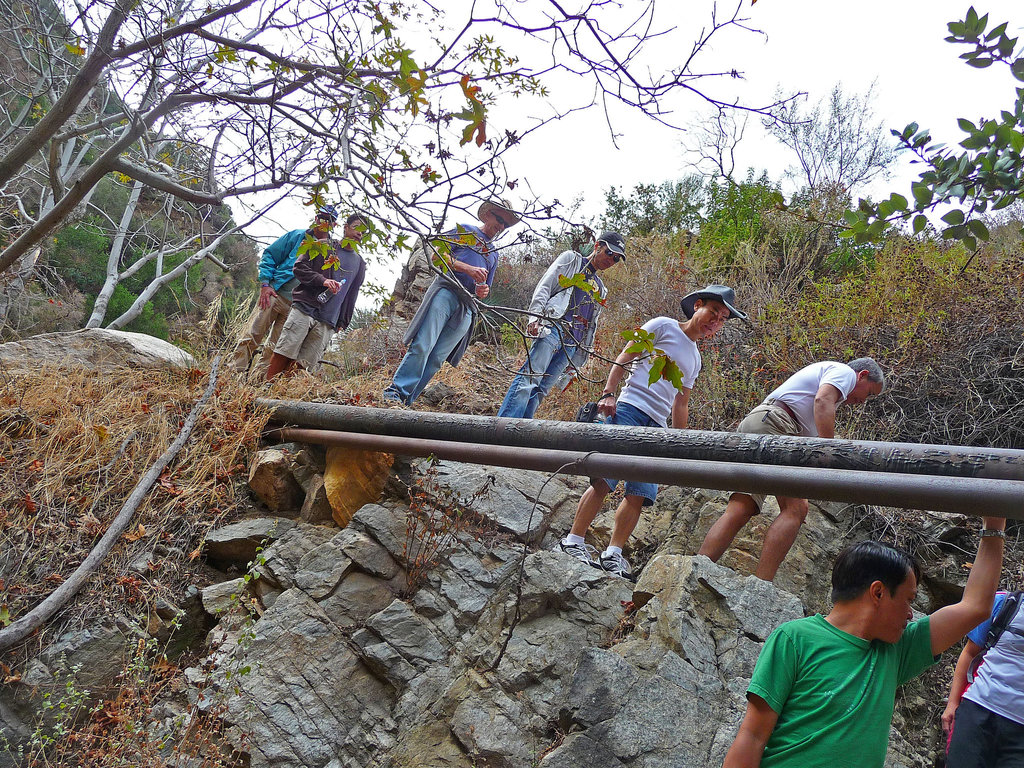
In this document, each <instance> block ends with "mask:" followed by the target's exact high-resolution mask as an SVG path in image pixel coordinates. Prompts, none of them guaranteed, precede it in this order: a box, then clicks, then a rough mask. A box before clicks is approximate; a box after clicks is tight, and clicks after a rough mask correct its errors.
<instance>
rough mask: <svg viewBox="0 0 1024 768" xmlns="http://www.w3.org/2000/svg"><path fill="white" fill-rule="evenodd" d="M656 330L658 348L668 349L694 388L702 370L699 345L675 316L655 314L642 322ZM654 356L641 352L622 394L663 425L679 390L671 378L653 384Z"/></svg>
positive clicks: (650, 330) (687, 384) (623, 399)
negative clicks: (684, 331)
mask: <svg viewBox="0 0 1024 768" xmlns="http://www.w3.org/2000/svg"><path fill="white" fill-rule="evenodd" d="M641 327H642V328H643V329H644V330H645V331H647V332H648V333H653V334H654V348H655V349H656V350H661V351H662V352H664V353H665V354H666V355H667V356H668V358H669V359H670V360H672V361H673V362H674V363H675V364H676V365H677V366H679V370H680V371H681V372H682V374H683V386H684V387H686V388H687V389H692V388H693V383H694V382H695V381H696V380H697V374H698V373H700V366H701V360H700V351H699V350H698V349H697V345H696V344H695V343H694V342H693V341H692V340H691V339H690V337H689V336H687V335H686V334H685V333H683V330H682V328H680V327H679V321H678V320H674V319H672V318H671V317H655V318H654V319H653V320H648V321H647V322H646V323H644V324H643V325H642V326H641ZM652 361H653V358H651V357H650V356H647V355H641V356H640V357H639V358H637V360H636V362H635V363H634V367H633V372H632V373H631V374H630V375H629V379H628V380H627V381H626V386H625V388H624V389H623V390H622V395H621V396H620V397H619V400H618V402H619V403H628V404H629V405H632V406H634V407H636V408H639V409H640V410H641V411H643V412H644V413H646V414H647V415H648V416H650V417H651V418H652V419H654V420H655V421H656V422H658V423H659V424H661V426H663V427H664V426H666V425H667V424H668V417H669V416H670V415H671V414H672V403H673V402H675V399H676V395H677V394H678V390H677V389H676V388H675V386H674V385H673V384H672V382H670V381H668V380H667V379H658V380H657V381H655V382H654V383H653V384H649V383H648V381H649V380H650V375H651V363H652Z"/></svg>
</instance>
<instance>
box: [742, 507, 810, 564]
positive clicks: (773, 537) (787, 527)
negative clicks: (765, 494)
mask: <svg viewBox="0 0 1024 768" xmlns="http://www.w3.org/2000/svg"><path fill="white" fill-rule="evenodd" d="M775 498H776V499H778V501H779V516H778V517H777V518H775V521H774V522H773V523H772V524H771V527H770V528H769V529H768V533H766V534H765V537H764V548H763V549H762V550H761V559H760V560H758V561H757V570H756V571H754V575H755V576H757V578H759V579H764V580H765V581H772V580H774V579H775V573H776V572H777V571H778V570H779V566H780V565H782V561H783V560H785V559H786V555H787V554H788V553H789V550H790V548H791V547H792V546H793V542H794V541H796V535H797V533H799V532H800V526H801V525H803V522H804V519H805V518H806V517H807V499H792V498H789V497H787V496H776V497H775Z"/></svg>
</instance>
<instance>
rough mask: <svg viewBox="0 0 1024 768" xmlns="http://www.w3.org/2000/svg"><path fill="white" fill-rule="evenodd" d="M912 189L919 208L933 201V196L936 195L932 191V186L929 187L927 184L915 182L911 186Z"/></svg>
mask: <svg viewBox="0 0 1024 768" xmlns="http://www.w3.org/2000/svg"><path fill="white" fill-rule="evenodd" d="M910 191H911V192H912V193H913V195H914V202H916V203H917V207H918V208H924V207H925V206H926V205H928V204H929V203H930V202H931V201H932V198H933V197H934V196H935V193H934V192H932V190H931V187H928V186H926V185H925V184H920V183H918V184H914V185H912V186H911V187H910Z"/></svg>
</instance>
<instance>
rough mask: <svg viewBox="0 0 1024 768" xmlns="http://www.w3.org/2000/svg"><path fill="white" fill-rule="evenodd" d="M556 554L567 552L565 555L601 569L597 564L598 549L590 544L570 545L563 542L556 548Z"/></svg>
mask: <svg viewBox="0 0 1024 768" xmlns="http://www.w3.org/2000/svg"><path fill="white" fill-rule="evenodd" d="M555 551H556V552H565V554H567V555H570V556H571V557H575V558H576V559H577V560H579V561H581V562H584V563H586V564H587V565H592V566H594V567H595V568H600V567H601V566H600V565H598V562H597V549H596V548H595V547H592V546H590V545H589V544H569V543H568V542H566V541H564V540H562V541H559V542H558V546H557V547H555Z"/></svg>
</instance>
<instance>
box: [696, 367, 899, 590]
mask: <svg viewBox="0 0 1024 768" xmlns="http://www.w3.org/2000/svg"><path fill="white" fill-rule="evenodd" d="M884 389H885V375H884V374H883V373H882V369H881V368H880V367H879V365H878V363H876V362H875V361H874V360H872V359H871V358H870V357H858V358H857V359H856V360H851V361H850V362H849V363H837V362H834V361H832V360H826V361H825V362H822V363H813V364H812V365H808V366H807V367H806V368H802V369H801V370H799V371H797V372H796V373H794V374H793V375H792V376H790V377H789V378H788V379H786V381H784V382H783V383H782V385H781V386H780V387H778V388H777V389H776V390H775V391H773V392H772V393H771V394H770V395H768V397H767V398H766V399H765V401H764V402H763V403H761V405H759V406H757V407H756V408H755V409H754V410H752V411H751V412H750V413H749V414H748V415H747V417H746V418H745V419H743V421H741V422H740V425H739V426H738V427H737V428H736V431H737V432H752V433H754V434H761V435H803V436H804V437H829V438H831V437H835V434H836V409H837V408H838V407H839V406H840V405H842V404H843V403H847V404H848V405H858V404H860V403H863V402H864V401H865V400H867V399H868V398H869V397H872V396H874V395H879V394H881V393H882V390H884ZM775 498H776V500H777V501H778V502H779V516H778V517H777V518H775V521H774V522H773V523H772V524H771V527H770V528H769V529H768V533H767V534H765V537H764V547H763V548H762V549H761V559H760V560H758V562H757V570H755V571H754V575H755V576H757V577H758V578H759V579H764V580H765V581H772V580H773V579H774V578H775V573H776V571H778V570H779V566H780V565H782V561H783V560H784V559H785V558H786V554H787V553H788V552H789V549H790V547H792V546H793V542H794V541H796V535H797V533H798V532H799V530H800V526H801V525H802V524H803V522H804V518H805V517H807V499H794V498H790V497H788V496H776V497H775ZM763 503H764V496H763V495H758V494H749V493H734V494H733V495H732V496H730V497H729V504H728V505H727V506H726V508H725V512H724V514H723V515H722V516H721V517H720V518H719V519H718V521H717V522H716V523H715V524H714V525H713V526H711V530H710V531H708V534H707V536H706V537H705V538H704V543H703V544H701V547H700V551H699V552H698V553H697V554H700V555H706V556H707V557H710V558H711V559H712V560H713V561H717V560H718V558H720V557H721V556H722V555H723V554H724V553H725V550H726V549H728V548H729V545H730V544H731V543H732V540H733V539H734V538H736V534H737V533H739V532H740V529H741V528H742V527H743V526H744V525H746V524H747V521H748V520H750V518H752V517H753V516H754V515H756V514H758V513H760V511H761V505H762V504H763Z"/></svg>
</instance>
